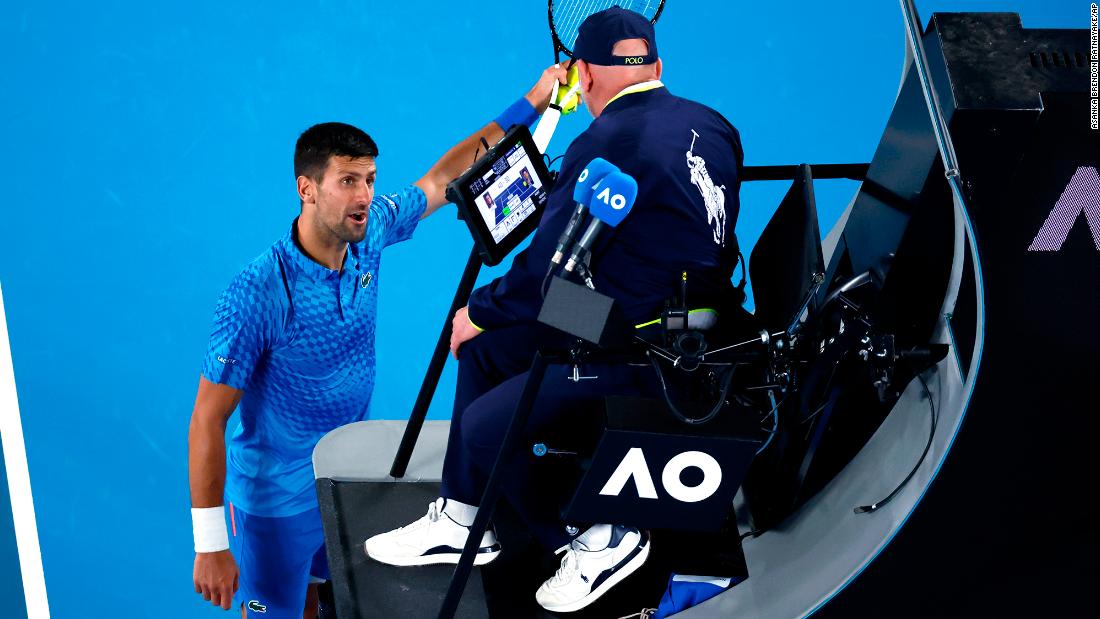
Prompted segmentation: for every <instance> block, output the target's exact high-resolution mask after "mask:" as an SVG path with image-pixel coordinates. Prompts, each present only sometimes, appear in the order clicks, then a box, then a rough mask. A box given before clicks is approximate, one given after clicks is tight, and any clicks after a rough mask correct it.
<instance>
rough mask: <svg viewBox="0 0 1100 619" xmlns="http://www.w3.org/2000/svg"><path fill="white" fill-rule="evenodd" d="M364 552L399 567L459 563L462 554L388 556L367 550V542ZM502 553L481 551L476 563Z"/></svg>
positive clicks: (379, 560)
mask: <svg viewBox="0 0 1100 619" xmlns="http://www.w3.org/2000/svg"><path fill="white" fill-rule="evenodd" d="M363 552H365V553H367V556H368V557H370V558H371V559H374V560H375V561H378V562H379V563H385V564H386V565H395V566H397V567H412V566H416V565H457V564H458V559H459V558H460V557H461V556H462V555H461V553H456V554H438V555H421V556H416V557H387V556H384V555H374V554H371V552H370V550H367V545H366V543H364V544H363ZM499 554H500V551H499V550H498V551H496V552H484V553H481V552H479V553H478V554H477V555H475V556H474V565H475V566H480V565H485V564H486V563H489V562H491V561H492V560H493V559H496V558H497V556H498V555H499Z"/></svg>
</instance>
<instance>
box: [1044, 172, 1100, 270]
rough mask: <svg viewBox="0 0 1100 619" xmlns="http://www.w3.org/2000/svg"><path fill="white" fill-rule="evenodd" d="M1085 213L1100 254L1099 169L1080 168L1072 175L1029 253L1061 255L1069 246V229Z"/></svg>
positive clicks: (1093, 240)
mask: <svg viewBox="0 0 1100 619" xmlns="http://www.w3.org/2000/svg"><path fill="white" fill-rule="evenodd" d="M1081 211H1084V212H1085V221H1086V222H1088V224H1089V230H1092V242H1093V243H1095V244H1096V249H1097V250H1100V174H1097V171H1096V168H1090V167H1080V168H1077V171H1076V172H1074V173H1073V178H1071V179H1070V180H1069V185H1066V189H1065V191H1063V192H1062V197H1060V198H1058V203H1057V204H1055V205H1054V210H1052V211H1050V215H1047V220H1046V221H1045V222H1043V227H1042V228H1039V234H1036V235H1035V240H1034V241H1032V242H1031V247H1028V248H1027V250H1028V251H1058V250H1059V249H1062V243H1065V242H1066V237H1068V236H1069V231H1070V229H1072V228H1073V224H1075V223H1077V216H1078V215H1080V214H1081Z"/></svg>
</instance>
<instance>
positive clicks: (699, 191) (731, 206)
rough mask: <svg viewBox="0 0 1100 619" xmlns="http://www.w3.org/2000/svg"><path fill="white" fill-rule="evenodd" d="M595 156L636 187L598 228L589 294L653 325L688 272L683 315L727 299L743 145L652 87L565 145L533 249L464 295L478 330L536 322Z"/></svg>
mask: <svg viewBox="0 0 1100 619" xmlns="http://www.w3.org/2000/svg"><path fill="white" fill-rule="evenodd" d="M594 157H603V158H604V159H607V160H608V161H610V162H611V163H614V164H615V165H617V166H619V168H620V169H621V170H622V171H623V172H626V173H627V174H629V175H631V176H633V177H634V179H635V180H637V181H638V198H637V200H636V201H635V203H634V207H633V209H632V210H631V212H630V213H629V214H628V215H627V217H626V219H624V220H623V222H622V223H620V224H619V226H618V227H617V228H614V229H610V228H605V229H604V231H603V232H602V233H601V236H600V238H599V239H598V241H597V243H596V245H595V246H594V248H593V252H592V262H591V270H592V272H593V281H594V283H595V286H596V290H597V291H598V292H600V293H602V294H605V295H609V296H611V297H613V298H614V299H615V300H616V302H617V304H618V305H619V307H620V309H621V310H622V312H623V314H624V315H625V316H626V318H627V319H628V320H630V321H631V322H632V324H640V323H645V322H648V321H651V320H654V319H656V318H659V317H660V314H661V310H662V308H663V307H664V302H665V300H666V299H669V298H670V297H673V296H677V295H678V294H679V291H680V280H681V273H682V272H683V271H685V270H686V271H687V272H688V305H689V306H690V307H692V308H703V307H706V308H715V309H719V310H721V308H722V307H724V306H726V305H727V304H728V302H729V300H730V299H735V298H736V295H735V293H734V290H733V285H732V283H731V281H730V279H731V277H732V275H733V270H734V268H735V267H736V265H737V239H736V237H735V235H734V226H735V224H736V222H737V213H738V210H739V207H740V201H739V199H738V192H739V190H740V186H741V174H740V172H741V167H742V165H743V161H744V155H743V153H742V150H741V138H740V136H739V134H738V133H737V130H736V129H735V128H734V127H733V126H732V125H731V124H730V123H729V121H727V120H726V119H725V118H723V117H722V115H721V114H719V113H718V112H716V111H714V110H712V109H710V108H708V107H706V106H704V105H701V104H699V103H695V102H693V101H688V100H687V99H682V98H680V97H676V96H673V95H672V94H670V93H669V92H668V90H666V89H665V88H664V87H657V88H654V89H651V90H646V91H643V92H634V93H631V94H626V95H622V96H621V97H619V98H617V99H614V100H612V101H611V102H610V103H609V104H608V105H607V107H606V108H605V109H604V111H603V113H602V114H600V117H599V118H597V119H596V120H595V121H593V122H592V124H591V126H589V128H588V129H587V130H586V131H585V132H584V133H582V134H581V135H579V136H577V139H576V140H574V141H573V143H572V144H571V145H570V146H569V149H568V150H567V151H566V153H565V158H564V159H563V161H562V166H561V173H560V175H559V178H558V184H557V185H556V186H555V187H554V189H553V190H552V191H551V193H550V201H549V204H548V205H547V208H546V212H545V214H544V215H543V218H542V221H541V222H540V223H539V227H538V230H536V232H535V236H534V238H533V239H532V241H531V244H530V246H529V247H528V248H527V249H525V250H524V251H522V252H520V253H519V254H518V255H517V256H516V257H515V259H514V260H513V262H512V267H511V268H510V269H509V270H508V272H507V273H506V274H505V275H503V276H502V277H499V278H497V279H495V280H493V281H492V282H490V283H489V284H488V285H486V286H483V287H481V288H478V289H477V290H475V291H474V292H473V294H472V295H471V297H470V303H469V316H470V321H471V322H473V323H474V324H475V325H477V326H478V327H480V328H482V329H492V328H496V327H502V326H508V325H513V324H517V323H523V322H533V321H535V319H536V317H537V316H538V313H539V308H540V307H541V306H542V297H541V293H540V287H541V286H542V283H543V278H544V277H545V275H546V271H547V267H548V266H549V264H550V257H551V256H552V255H553V253H554V248H555V246H556V244H557V241H558V237H559V236H560V235H561V233H562V230H564V229H565V225H566V223H567V222H568V221H569V217H570V215H571V214H572V212H573V206H574V205H573V200H572V193H573V186H574V185H575V184H576V181H577V176H578V175H579V174H580V172H581V170H583V169H584V167H585V165H587V164H588V162H589V161H591V160H592V159H593V158H594ZM582 230H583V228H582ZM578 236H579V235H578ZM737 302H738V303H739V302H740V300H739V299H737Z"/></svg>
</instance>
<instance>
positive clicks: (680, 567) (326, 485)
mask: <svg viewBox="0 0 1100 619" xmlns="http://www.w3.org/2000/svg"><path fill="white" fill-rule="evenodd" d="M402 427H403V423H401V422H396V423H395V422H379V421H371V422H360V423H358V424H352V425H351V426H345V427H344V428H340V429H338V430H335V431H334V432H333V433H331V434H330V435H328V436H326V437H325V438H324V439H322V442H321V443H320V444H319V445H318V448H319V451H321V450H322V449H323V451H321V453H323V454H324V455H323V456H320V455H319V454H315V456H314V467H315V469H316V471H317V474H318V479H317V495H318V500H319V503H320V507H321V517H322V520H323V522H324V529H325V542H326V546H327V549H328V558H329V568H330V570H331V572H332V578H333V593H334V598H335V603H336V616H337V617H338V618H339V619H359V618H364V619H367V618H374V617H384V618H390V617H401V618H403V619H412V618H419V617H435V616H437V614H438V612H439V607H440V606H441V605H442V602H443V598H444V596H445V595H446V591H447V587H448V585H449V583H450V580H451V575H452V573H453V572H454V566H453V565H435V566H419V567H393V566H388V565H383V564H381V563H378V562H376V561H373V560H371V559H370V558H368V557H367V556H366V553H365V552H364V550H363V542H364V540H366V539H367V538H368V537H370V536H371V535H374V534H376V533H381V532H384V531H388V530H391V529H393V528H395V527H399V526H403V525H406V524H408V523H409V522H412V521H413V520H415V519H416V518H419V517H420V516H423V515H424V513H425V512H426V511H427V507H428V503H430V502H432V501H433V500H435V498H436V497H437V496H439V474H438V471H439V470H441V468H442V446H445V444H446V432H447V425H446V422H428V424H426V425H425V428H424V433H423V434H422V436H421V440H420V442H419V443H418V445H417V450H416V452H414V455H413V459H412V461H411V462H410V466H409V471H408V473H407V475H406V477H405V478H402V479H400V480H398V479H395V478H393V477H389V476H388V466H389V462H390V460H392V457H393V453H394V452H395V451H396V445H397V441H396V440H394V437H393V436H391V435H393V434H395V433H396V435H397V436H398V437H399V436H400V430H401V429H402ZM383 445H384V446H383ZM353 446H354V449H352V447H353ZM375 447H378V448H377V449H376V448H375ZM353 469H354V470H353ZM323 475H328V476H323ZM493 522H494V525H495V527H496V531H497V536H498V537H499V539H500V542H501V546H502V552H501V554H500V556H499V557H498V558H497V560H496V561H494V562H492V563H490V564H489V565H486V566H483V567H480V568H474V570H473V571H472V572H471V576H470V579H469V581H468V582H467V584H466V588H465V591H464V593H463V596H462V601H461V603H460V604H459V607H458V611H457V613H456V614H455V616H456V617H461V618H481V617H504V618H508V619H512V618H523V617H532V618H537V619H545V618H548V617H557V616H561V617H569V618H570V619H589V618H596V617H599V618H601V619H606V618H607V617H612V618H614V617H625V616H628V615H631V614H635V613H637V612H639V611H640V610H642V609H643V608H656V607H657V605H658V603H659V602H660V599H661V596H662V595H663V593H664V590H665V588H666V586H667V583H668V579H669V575H670V574H671V573H672V571H673V570H674V569H676V571H679V572H680V573H699V572H697V571H695V572H693V571H689V570H688V569H685V568H692V567H699V566H698V565H691V562H692V561H693V560H695V559H694V558H697V557H699V556H700V555H703V554H706V555H707V557H708V558H707V561H708V562H710V561H713V560H714V559H715V558H718V557H717V555H718V554H721V553H716V550H717V549H716V548H715V545H714V543H713V540H712V539H711V538H705V537H700V534H693V533H684V532H674V531H663V530H658V531H653V532H652V539H653V542H652V543H653V547H652V550H651V552H650V556H649V559H648V561H647V562H646V564H645V565H644V566H643V567H642V568H641V569H639V570H638V571H637V572H635V573H634V574H632V575H631V576H630V577H629V578H627V579H626V580H624V581H623V582H622V583H620V584H619V585H617V586H616V587H615V588H614V589H612V590H611V591H610V592H608V593H607V594H606V595H604V596H603V597H602V598H600V599H599V600H598V601H597V602H595V603H593V604H592V605H591V606H589V607H588V608H586V609H584V610H582V611H578V612H574V613H568V614H563V615H555V614H553V613H549V612H547V611H545V610H543V609H541V608H540V607H539V606H538V605H537V604H536V603H535V591H536V590H537V589H538V587H539V585H540V584H541V583H542V582H543V581H544V580H546V579H547V578H549V577H550V576H552V575H553V573H554V571H555V570H556V569H557V567H558V564H559V562H560V557H556V556H553V555H551V554H550V552H548V551H546V550H544V549H543V548H541V547H540V546H539V545H538V544H537V543H535V542H534V540H533V539H532V538H531V536H530V535H529V534H528V533H527V532H526V530H525V528H524V527H523V526H522V525H521V524H520V523H519V520H518V518H517V517H516V515H515V514H514V512H513V511H512V510H511V508H510V507H509V506H508V505H507V503H506V502H505V501H501V502H500V504H498V506H497V509H496V510H495V512H494V515H493ZM731 526H732V525H731ZM733 531H734V532H735V531H736V529H734V530H733ZM729 537H730V538H732V539H733V540H736V535H735V534H732V533H731V534H730V535H729ZM701 548H705V549H706V552H705V553H701V552H699V551H700V549H701ZM726 550H728V551H729V552H725V553H724V556H723V557H722V558H723V562H724V564H725V565H727V566H728V565H729V564H730V563H733V564H735V565H738V566H739V567H738V570H736V571H740V572H741V573H727V574H725V575H727V576H740V577H744V576H745V575H746V574H745V571H744V557H743V555H742V554H741V549H740V545H739V544H737V543H732V544H731V545H730V548H728V549H726Z"/></svg>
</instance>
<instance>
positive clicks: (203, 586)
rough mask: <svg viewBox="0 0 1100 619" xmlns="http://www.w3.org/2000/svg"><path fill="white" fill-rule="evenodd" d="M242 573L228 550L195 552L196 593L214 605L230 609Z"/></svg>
mask: <svg viewBox="0 0 1100 619" xmlns="http://www.w3.org/2000/svg"><path fill="white" fill-rule="evenodd" d="M240 574H241V573H240V571H239V570H238V569H237V562H236V561H234V560H233V554H232V553H230V552H229V551H228V550H222V551H220V552H198V553H195V593H201V594H202V599H204V600H206V601H208V602H210V603H211V604H213V605H214V606H221V607H222V608H223V609H225V610H229V607H230V606H232V605H233V594H234V593H236V592H237V586H238V584H239V583H240Z"/></svg>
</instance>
